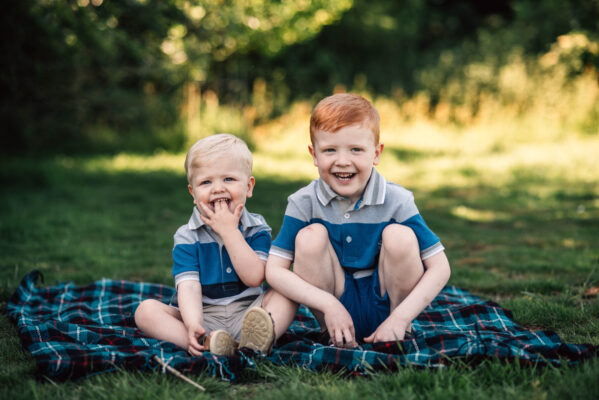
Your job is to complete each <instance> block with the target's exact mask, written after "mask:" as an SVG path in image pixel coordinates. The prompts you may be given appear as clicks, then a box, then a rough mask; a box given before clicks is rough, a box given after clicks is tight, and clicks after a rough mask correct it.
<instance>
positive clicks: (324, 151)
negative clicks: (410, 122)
mask: <svg viewBox="0 0 599 400" xmlns="http://www.w3.org/2000/svg"><path fill="white" fill-rule="evenodd" d="M308 149H309V150H310V154H311V155H312V158H313V159H314V165H316V166H317V167H318V174H319V175H320V177H321V178H322V179H323V180H324V181H325V182H326V183H327V184H328V185H329V186H330V187H331V188H332V189H333V190H334V191H335V192H336V193H337V194H339V195H340V196H343V197H347V198H349V199H350V200H351V201H352V202H355V201H357V200H359V199H360V197H361V196H362V193H363V192H364V189H365V188H366V184H367V183H368V178H370V173H371V171H372V166H373V165H377V164H378V163H379V157H380V155H381V152H382V151H383V144H382V143H379V144H376V145H375V144H374V135H373V133H372V131H371V130H370V129H368V128H365V127H362V126H360V125H350V126H346V127H343V128H341V129H340V130H338V131H337V132H335V133H329V132H325V131H321V130H319V131H316V132H315V134H314V144H313V145H311V146H308Z"/></svg>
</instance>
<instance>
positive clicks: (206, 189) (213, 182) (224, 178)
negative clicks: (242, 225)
mask: <svg viewBox="0 0 599 400" xmlns="http://www.w3.org/2000/svg"><path fill="white" fill-rule="evenodd" d="M254 184H255V180H254V177H253V176H248V172H247V169H246V168H245V167H244V166H243V164H242V162H241V161H239V159H237V158H236V157H234V156H233V155H231V156H223V157H218V158H215V159H213V160H210V161H209V162H207V163H204V164H202V165H200V166H199V167H196V168H194V169H193V173H192V177H191V183H190V184H189V185H188V189H189V193H191V195H192V196H193V202H194V204H195V205H197V206H199V203H200V202H202V203H204V204H206V205H207V206H208V207H210V209H211V210H212V211H214V204H215V202H217V201H225V202H226V203H227V206H228V209H229V211H231V212H233V211H234V210H235V207H237V205H239V204H243V205H245V202H246V200H247V198H248V197H252V190H253V189H254Z"/></svg>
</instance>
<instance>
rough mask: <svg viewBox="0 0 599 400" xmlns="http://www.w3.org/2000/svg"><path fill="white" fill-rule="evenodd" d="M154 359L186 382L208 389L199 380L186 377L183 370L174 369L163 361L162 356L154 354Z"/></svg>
mask: <svg viewBox="0 0 599 400" xmlns="http://www.w3.org/2000/svg"><path fill="white" fill-rule="evenodd" d="M152 359H153V360H155V361H156V362H157V363H158V364H160V365H162V368H163V369H166V370H167V371H168V372H170V373H171V374H173V375H175V376H176V377H177V378H180V379H183V380H184V381H185V382H187V383H190V384H192V385H193V386H195V387H197V388H198V389H200V390H201V391H203V392H205V391H206V389H205V388H204V387H203V386H202V385H200V384H199V383H197V382H194V381H192V380H191V379H189V378H188V377H186V376H185V375H183V374H182V373H181V372H179V371H177V370H176V369H174V368H173V367H171V366H169V365H168V364H166V363H165V362H164V361H162V360H161V359H160V357H158V356H157V355H154V356H153V357H152Z"/></svg>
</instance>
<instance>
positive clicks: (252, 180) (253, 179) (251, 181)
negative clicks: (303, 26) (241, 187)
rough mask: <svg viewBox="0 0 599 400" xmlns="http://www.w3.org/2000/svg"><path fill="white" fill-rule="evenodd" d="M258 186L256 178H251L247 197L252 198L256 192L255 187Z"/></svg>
mask: <svg viewBox="0 0 599 400" xmlns="http://www.w3.org/2000/svg"><path fill="white" fill-rule="evenodd" d="M255 185H256V178H254V177H253V176H250V179H249V180H248V191H247V196H246V197H248V198H249V197H252V193H253V191H254V186H255Z"/></svg>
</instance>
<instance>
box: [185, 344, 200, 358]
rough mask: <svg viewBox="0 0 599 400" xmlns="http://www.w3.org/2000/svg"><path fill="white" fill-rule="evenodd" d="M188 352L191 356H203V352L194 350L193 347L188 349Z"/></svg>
mask: <svg viewBox="0 0 599 400" xmlns="http://www.w3.org/2000/svg"><path fill="white" fill-rule="evenodd" d="M187 352H188V353H189V354H191V355H192V356H201V355H202V352H201V351H199V350H196V349H194V348H193V347H191V346H190V347H189V349H187Z"/></svg>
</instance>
